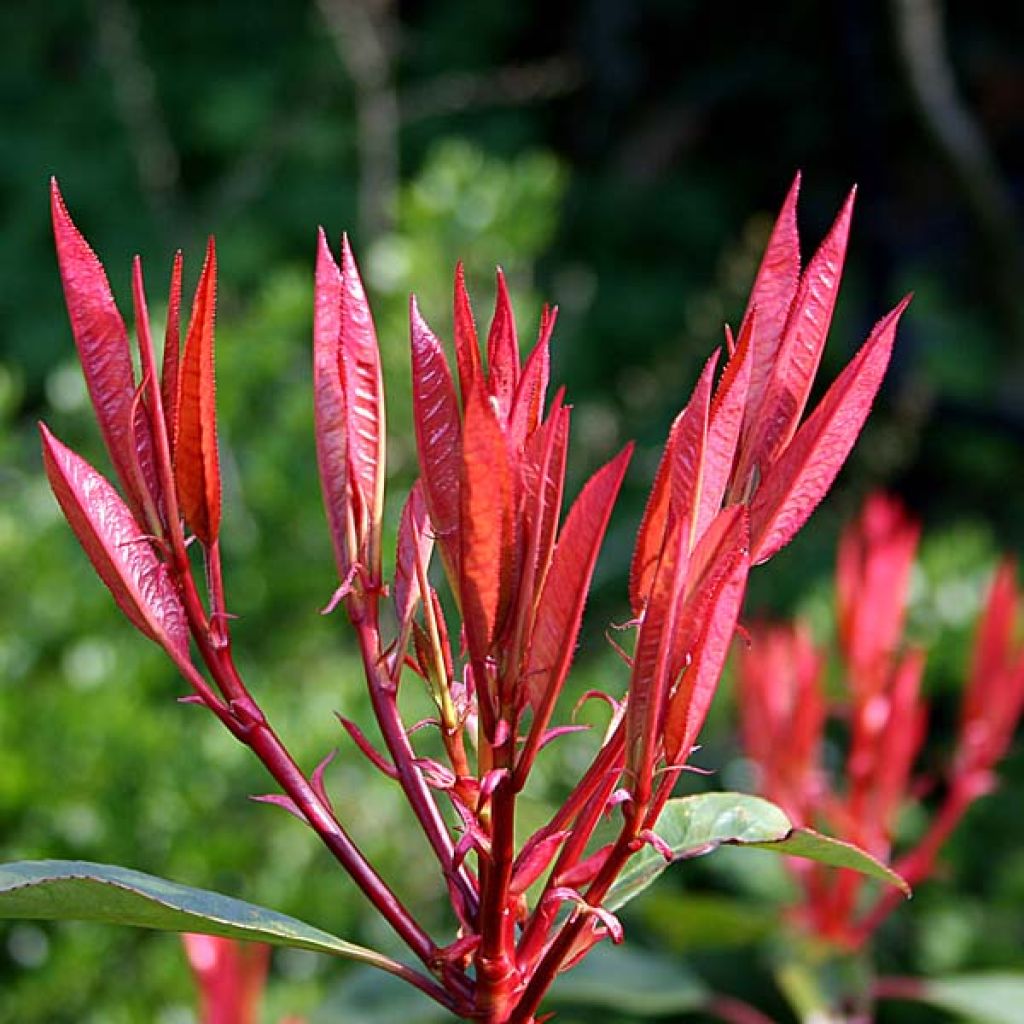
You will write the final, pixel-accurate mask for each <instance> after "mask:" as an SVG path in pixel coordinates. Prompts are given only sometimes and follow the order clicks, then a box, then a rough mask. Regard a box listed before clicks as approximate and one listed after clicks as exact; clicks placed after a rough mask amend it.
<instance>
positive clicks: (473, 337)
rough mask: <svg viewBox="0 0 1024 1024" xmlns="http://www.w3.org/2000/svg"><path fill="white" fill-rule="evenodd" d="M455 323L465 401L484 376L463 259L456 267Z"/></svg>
mask: <svg viewBox="0 0 1024 1024" xmlns="http://www.w3.org/2000/svg"><path fill="white" fill-rule="evenodd" d="M454 323H455V331H454V334H455V361H456V364H457V365H458V368H459V393H460V394H461V395H462V401H463V403H465V402H466V400H467V397H468V395H469V392H470V391H471V390H472V388H473V384H474V382H475V381H477V380H480V379H481V378H482V377H483V367H482V366H481V364H480V341H479V339H478V337H477V333H476V321H475V320H474V319H473V307H472V306H471V305H470V302H469V294H468V293H467V292H466V271H465V268H464V267H463V265H462V261H461V260H460V261H459V263H458V265H457V266H456V268H455V301H454Z"/></svg>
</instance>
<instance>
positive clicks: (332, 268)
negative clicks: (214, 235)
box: [313, 228, 355, 579]
mask: <svg viewBox="0 0 1024 1024" xmlns="http://www.w3.org/2000/svg"><path fill="white" fill-rule="evenodd" d="M314 291H315V297H314V307H313V417H314V421H315V424H316V461H317V468H318V469H319V472H320V489H321V491H322V492H323V497H324V510H325V511H326V513H327V525H328V528H329V529H330V533H331V544H332V546H333V548H334V561H335V564H336V565H337V567H338V576H339V578H341V579H345V578H346V577H347V576H348V573H349V570H350V568H351V563H352V559H353V557H354V555H355V552H353V551H350V550H349V548H350V540H349V537H348V521H349V512H350V508H349V488H348V416H347V414H346V402H345V382H344V379H343V377H342V373H343V367H342V362H341V347H340V346H341V271H340V270H339V269H338V265H337V264H336V263H335V262H334V257H333V256H332V255H331V250H330V247H329V246H328V244H327V237H326V236H325V234H324V231H323V228H321V229H320V232H319V234H318V236H317V249H316V283H315V287H314Z"/></svg>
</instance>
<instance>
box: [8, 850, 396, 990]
mask: <svg viewBox="0 0 1024 1024" xmlns="http://www.w3.org/2000/svg"><path fill="white" fill-rule="evenodd" d="M0 918H34V919H37V920H65V921H68V920H73V921H99V922H101V923H103V924H121V925H132V926H134V927H136V928H155V929H158V930H159V931H170V932H200V933H202V934H205V935H223V936H225V937H227V938H231V939H243V940H247V941H251V942H266V943H269V944H270V945H272V946H290V947H292V948H293V949H308V950H312V951H313V952H316V953H329V954H330V955H332V956H341V957H347V958H348V959H350V960H360V961H362V962H363V963H367V964H373V965H374V966H375V967H381V968H383V969H384V970H390V969H391V968H392V967H393V966H394V963H393V961H391V960H390V959H389V958H388V957H386V956H384V955H383V954H381V953H377V952H374V950H372V949H366V948H365V947H363V946H356V945H353V944H352V943H351V942H345V941H344V940H343V939H339V938H336V937H335V936H333V935H330V934H328V933H327V932H324V931H321V930H320V929H319V928H314V927H313V926H312V925H308V924H305V923H304V922H303V921H299V920H297V919H296V918H294V917H288V916H287V915H285V914H279V913H277V911H274V910H268V909H267V908H266V907H259V906H256V905H255V904H254V903H245V902H243V901H242V900H236V899H233V898H232V897H230V896H222V895H220V893H216V892H209V891H208V890H206V889H193V888H191V887H189V886H187V885H179V884H178V883H177V882H169V881H167V880H166V879H164V878H155V877H154V876H153V875H146V874H143V873H142V872H141V871H133V870H132V869H131V868H121V867H115V866H112V865H109V864H91V863H89V862H88V861H81V860H35V861H32V860H26V861H18V862H16V863H13V864H0Z"/></svg>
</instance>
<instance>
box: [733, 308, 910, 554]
mask: <svg viewBox="0 0 1024 1024" xmlns="http://www.w3.org/2000/svg"><path fill="white" fill-rule="evenodd" d="M909 302H910V297H909V296H908V297H907V298H905V299H904V300H903V301H902V302H901V303H900V304H899V305H898V306H897V307H896V308H895V309H893V310H892V311H891V312H890V313H888V314H887V315H886V316H885V317H883V318H882V319H881V320H880V321H879V322H878V323H877V324H876V325H875V328H874V330H872V332H871V335H870V337H869V338H868V340H867V341H866V342H865V343H864V345H863V346H862V347H861V349H860V351H859V352H857V354H856V355H855V356H854V357H853V359H851V360H850V362H849V363H848V364H847V366H846V368H845V369H844V370H843V372H842V373H841V374H840V375H839V376H838V377H837V378H836V380H835V381H834V382H833V384H832V386H831V387H830V388H829V389H828V391H827V392H826V394H825V396H824V397H823V398H822V400H821V402H820V403H819V404H818V406H817V408H816V409H815V410H814V412H813V413H811V415H810V416H809V417H808V419H807V421H806V422H805V423H804V424H803V426H802V427H801V428H800V429H799V430H798V431H797V434H796V436H795V437H794V438H793V440H792V442H791V443H790V445H789V447H788V448H787V449H786V450H785V451H784V452H783V453H782V455H781V456H780V457H779V459H778V461H777V462H776V463H775V464H774V465H773V466H772V468H771V470H770V471H769V473H768V475H767V476H766V477H765V479H764V480H763V481H762V482H761V486H760V488H759V489H758V491H757V494H756V495H755V496H754V501H753V504H752V506H751V511H750V523H751V531H750V532H751V538H752V551H753V561H754V564H755V565H758V564H760V563H761V562H765V561H767V560H768V559H769V558H771V556H772V555H774V554H775V553H776V552H777V551H778V550H779V549H780V548H782V547H784V546H785V545H786V544H788V543H789V541H790V540H791V539H792V538H793V536H794V534H795V533H796V532H797V531H798V530H799V529H800V527H801V526H803V524H804V523H805V522H806V521H807V519H808V517H809V516H810V514H811V513H812V512H813V511H814V509H815V508H816V507H817V505H818V502H820V501H821V499H822V498H823V497H824V496H825V493H826V492H827V491H828V489H829V487H831V486H832V481H833V480H834V479H835V477H836V474H837V473H838V472H839V470H840V468H841V467H842V465H843V463H844V462H845V461H846V457H847V455H849V453H850V450H851V449H852V448H853V445H854V442H855V441H856V440H857V435H858V434H859V433H860V430H861V427H862V426H863V425H864V421H865V419H867V415H868V412H869V411H870V409H871V403H872V402H873V401H874V399H875V395H876V394H877V393H878V389H879V387H880V386H881V383H882V378H883V376H884V375H885V371H886V368H887V367H888V365H889V358H890V356H891V355H892V346H893V341H894V340H895V337H896V326H897V324H898V323H899V319H900V316H901V315H902V314H903V311H904V310H905V309H906V308H907V305H908V303H909Z"/></svg>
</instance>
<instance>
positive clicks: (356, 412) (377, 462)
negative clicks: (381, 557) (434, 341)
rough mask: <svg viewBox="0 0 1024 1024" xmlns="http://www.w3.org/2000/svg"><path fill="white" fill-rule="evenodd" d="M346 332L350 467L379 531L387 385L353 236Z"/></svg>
mask: <svg viewBox="0 0 1024 1024" xmlns="http://www.w3.org/2000/svg"><path fill="white" fill-rule="evenodd" d="M340 328H341V334H340V337H341V350H342V359H343V360H344V364H345V370H344V384H345V404H346V410H347V413H348V424H349V426H348V459H349V465H350V467H351V472H352V478H353V480H354V482H355V485H356V487H357V488H358V490H359V493H360V496H361V499H362V505H363V509H364V510H365V513H366V515H367V516H368V517H369V525H370V527H371V529H373V530H376V529H377V526H378V524H379V522H380V517H381V513H382V510H383V506H384V441H385V433H384V381H383V378H382V376H381V366H380V350H379V349H378V347H377V332H376V330H375V329H374V326H373V316H372V315H371V313H370V305H369V303H368V302H367V300H366V292H365V291H364V290H363V282H362V280H361V279H360V277H359V268H358V267H357V266H356V261H355V257H354V256H353V255H352V248H351V246H350V245H349V242H348V236H347V235H342V238H341V325H340Z"/></svg>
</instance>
